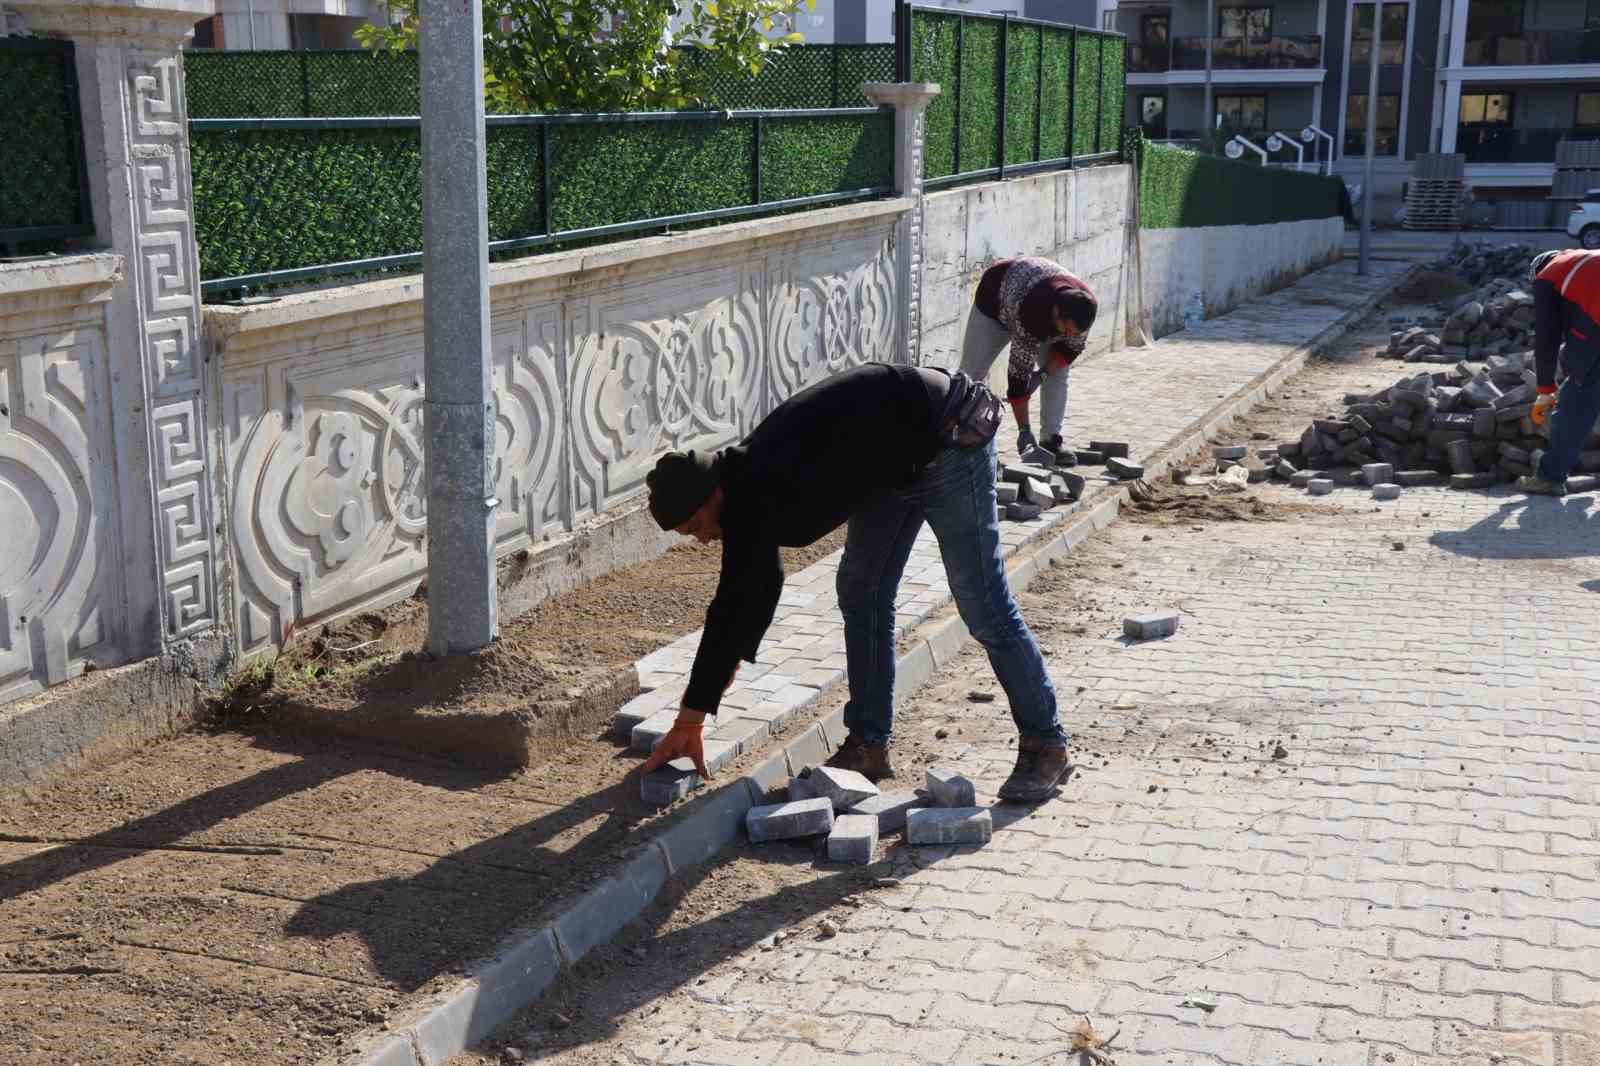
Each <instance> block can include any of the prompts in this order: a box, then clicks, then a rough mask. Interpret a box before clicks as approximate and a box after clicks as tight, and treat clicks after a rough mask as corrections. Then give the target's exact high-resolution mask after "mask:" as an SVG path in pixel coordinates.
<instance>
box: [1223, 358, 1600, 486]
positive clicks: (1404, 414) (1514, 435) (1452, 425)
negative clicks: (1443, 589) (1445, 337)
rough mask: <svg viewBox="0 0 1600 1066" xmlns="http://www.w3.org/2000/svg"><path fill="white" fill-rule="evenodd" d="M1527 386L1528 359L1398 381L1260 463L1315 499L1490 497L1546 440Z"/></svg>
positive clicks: (1598, 457)
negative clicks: (1438, 490) (1461, 493)
mask: <svg viewBox="0 0 1600 1066" xmlns="http://www.w3.org/2000/svg"><path fill="white" fill-rule="evenodd" d="M1534 384H1535V378H1534V371H1533V359H1532V356H1531V355H1527V354H1514V355H1504V356H1499V355H1497V356H1491V357H1490V358H1489V359H1488V361H1487V363H1486V364H1485V365H1484V367H1483V369H1481V370H1475V369H1474V368H1473V367H1472V366H1470V365H1468V364H1466V363H1458V364H1456V366H1455V367H1454V368H1453V369H1451V370H1439V371H1434V372H1431V373H1420V374H1416V375H1413V376H1410V377H1404V378H1401V379H1400V380H1399V381H1396V382H1395V383H1394V384H1393V385H1391V386H1390V387H1389V388H1386V389H1382V390H1380V391H1378V392H1376V393H1373V394H1372V395H1370V396H1367V395H1361V394H1355V393H1352V394H1348V395H1346V396H1345V398H1344V406H1345V409H1344V412H1343V413H1342V414H1338V415H1333V416H1330V417H1328V418H1319V419H1316V420H1314V421H1313V422H1312V424H1311V425H1310V426H1308V427H1307V428H1306V431H1305V432H1304V433H1302V434H1301V435H1300V439H1299V440H1297V441H1291V442H1288V443H1284V444H1280V445H1278V446H1277V447H1276V448H1264V449H1260V450H1259V451H1258V452H1257V456H1258V459H1259V460H1260V461H1261V462H1262V463H1263V464H1270V465H1271V466H1272V470H1273V473H1275V474H1277V475H1278V476H1279V477H1283V478H1287V479H1288V480H1289V481H1290V482H1291V483H1292V484H1294V485H1295V486H1296V487H1303V488H1306V489H1307V490H1308V491H1310V492H1312V493H1313V494H1321V493H1325V492H1330V491H1332V489H1333V488H1334V486H1336V485H1341V484H1343V485H1357V484H1365V485H1369V486H1372V487H1373V490H1374V495H1375V496H1377V497H1378V498H1380V499H1392V498H1394V497H1395V496H1398V495H1399V493H1400V489H1401V488H1403V487H1406V486H1413V485H1437V484H1443V483H1445V481H1446V479H1447V478H1448V482H1449V485H1450V487H1451V488H1457V489H1474V488H1487V487H1488V486H1490V485H1494V484H1498V483H1500V482H1504V481H1512V480H1515V479H1516V478H1517V477H1518V476H1520V475H1524V474H1531V473H1533V471H1534V468H1535V467H1536V466H1537V465H1538V456H1539V452H1540V449H1542V448H1543V447H1544V445H1545V437H1544V433H1543V431H1541V430H1540V429H1539V428H1538V427H1535V426H1534V424H1533V420H1532V418H1531V417H1530V415H1531V413H1532V411H1533V401H1534V398H1535V396H1536V395H1537V393H1536V390H1535V388H1534ZM1243 451H1244V449H1243V446H1234V447H1233V448H1231V449H1228V448H1222V449H1218V455H1219V458H1220V457H1223V456H1224V454H1226V456H1229V457H1234V458H1236V459H1237V458H1238V457H1239V455H1240V454H1242V452H1243ZM1579 469H1580V470H1582V471H1585V472H1594V471H1600V451H1589V452H1584V453H1583V455H1582V457H1581V459H1580V463H1579ZM1596 480H1597V479H1595V478H1581V477H1580V478H1572V479H1569V481H1568V488H1569V489H1570V490H1571V491H1578V492H1582V491H1588V490H1590V489H1592V488H1593V487H1594V484H1593V483H1594V482H1595V481H1596Z"/></svg>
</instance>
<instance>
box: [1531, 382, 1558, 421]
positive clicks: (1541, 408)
mask: <svg viewBox="0 0 1600 1066" xmlns="http://www.w3.org/2000/svg"><path fill="white" fill-rule="evenodd" d="M1555 410H1556V390H1555V389H1553V388H1552V389H1550V391H1549V392H1545V391H1544V389H1542V388H1541V389H1540V390H1539V398H1538V399H1536V400H1534V401H1533V411H1532V413H1531V414H1530V415H1529V416H1528V417H1529V418H1531V419H1533V424H1534V425H1536V426H1543V425H1544V424H1545V422H1546V421H1548V420H1549V418H1550V416H1551V415H1552V414H1554V413H1555Z"/></svg>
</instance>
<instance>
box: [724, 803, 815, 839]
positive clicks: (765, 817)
mask: <svg viewBox="0 0 1600 1066" xmlns="http://www.w3.org/2000/svg"><path fill="white" fill-rule="evenodd" d="M744 826H745V832H747V833H749V834H750V840H751V842H752V843H756V844H760V843H763V842H765V841H768V840H789V839H792V838H794V837H809V836H818V835H820V834H822V833H826V832H828V831H829V830H830V829H832V828H833V804H832V803H831V802H829V800H828V798H827V797H826V796H818V797H816V798H815V799H808V800H798V801H796V802H794V803H773V804H769V805H767V806H764V807H751V808H750V810H749V811H748V812H747V813H746V814H745V816H744Z"/></svg>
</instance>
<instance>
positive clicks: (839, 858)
mask: <svg viewBox="0 0 1600 1066" xmlns="http://www.w3.org/2000/svg"><path fill="white" fill-rule="evenodd" d="M877 848H878V819H876V818H874V817H872V816H871V815H866V814H841V815H839V816H838V817H837V818H835V819H834V820H833V828H832V829H831V830H830V831H829V832H828V859H829V861H831V862H847V863H855V864H857V865H862V866H864V865H866V864H867V863H870V862H871V861H872V856H873V853H874V852H875V851H877Z"/></svg>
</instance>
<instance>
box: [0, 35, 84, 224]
mask: <svg viewBox="0 0 1600 1066" xmlns="http://www.w3.org/2000/svg"><path fill="white" fill-rule="evenodd" d="M71 68H72V55H71V53H70V52H67V51H64V50H52V51H43V50H41V51H33V50H26V51H24V50H16V51H12V50H10V49H5V48H3V47H0V82H3V83H4V85H5V91H4V92H0V130H4V131H5V147H4V148H0V229H10V228H17V229H21V228H23V227H29V226H68V225H74V224H76V223H78V222H80V221H82V220H83V219H84V218H86V217H87V214H88V205H87V203H85V202H84V201H83V199H82V198H83V197H84V196H85V195H86V194H85V193H84V191H83V190H82V189H80V188H79V186H78V138H79V136H80V133H79V129H78V122H77V119H76V117H75V116H74V114H73V112H72V105H71V100H70V97H69V91H70V90H69V86H70V84H71V82H70V80H69V78H70V75H71Z"/></svg>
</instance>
